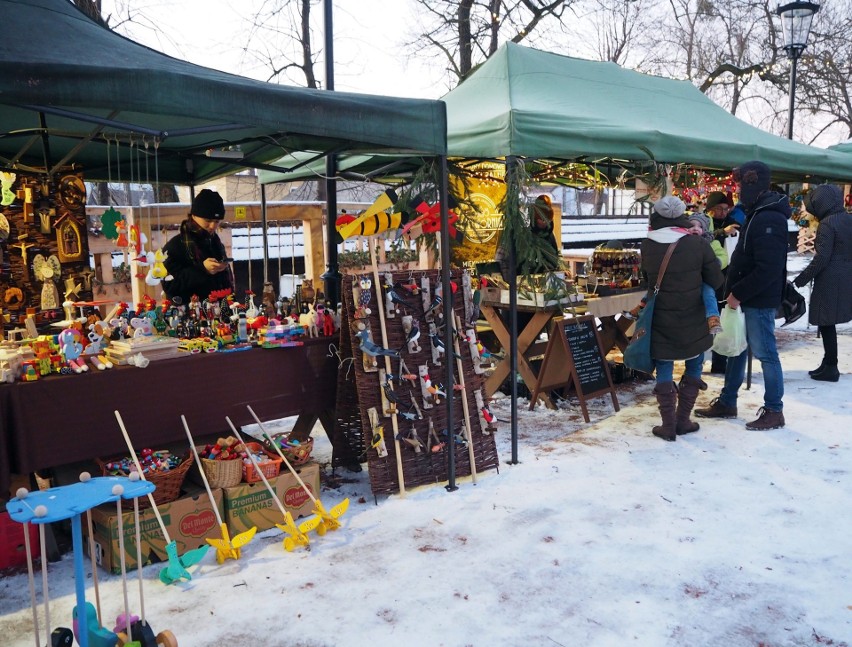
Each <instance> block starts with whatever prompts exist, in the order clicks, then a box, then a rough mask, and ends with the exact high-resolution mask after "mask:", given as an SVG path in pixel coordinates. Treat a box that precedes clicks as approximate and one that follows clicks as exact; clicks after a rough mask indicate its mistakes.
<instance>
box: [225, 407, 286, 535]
mask: <svg viewBox="0 0 852 647" xmlns="http://www.w3.org/2000/svg"><path fill="white" fill-rule="evenodd" d="M225 420H226V422H227V423H228V425H229V426H230V427H231V431H233V432H234V436H236V437H237V440H239V441H240V442H241V443H242V444H243V445H245V441H243V437H242V436H240V432H239V431H237V428H236V427H234V423H233V422H231V419H230V418H229V417H228V416H225ZM246 456H248V457H249V460H250V461H251V464H252V465H254V469H255V470H256V471H257V473H258V475H259V476H260V478H261V480H262V481H263V484H264V485H265V486H266V490H267V491H268V492H269V494H271V495H272V500H273V501H275V503H276V505H277V506H278V509H279V510H281V514H283V515H284V519H286V518H287V510H286V508H284V504H283V503H281V501H280V500H279V499H278V495H277V494H276V493H275V490H274V489H273V488H272V486H271V485H270V484H269V481H267V480H266V475H265V474H264V473H263V472H261V471H260V466H259V465H258V464H257V461H256V460H255V459H254V454H252V453H251V451H250V450H249V448H248V447H246Z"/></svg>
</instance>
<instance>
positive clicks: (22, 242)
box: [9, 234, 35, 279]
mask: <svg viewBox="0 0 852 647" xmlns="http://www.w3.org/2000/svg"><path fill="white" fill-rule="evenodd" d="M26 237H27V234H21V235H20V236H18V241H19V242H17V243H12V244H11V245H9V247H17V248H18V249H20V250H21V259H22V260H23V261H24V278H27V279H28V278H29V275H30V270H29V263H28V261H27V250H28V249H29V248H30V247H35V243H28V242H26V240H25V238H26Z"/></svg>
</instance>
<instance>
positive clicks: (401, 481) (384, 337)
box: [369, 240, 405, 498]
mask: <svg viewBox="0 0 852 647" xmlns="http://www.w3.org/2000/svg"><path fill="white" fill-rule="evenodd" d="M374 242H375V241H373V240H370V242H369V245H370V263H371V264H372V266H373V285H375V286H376V307H377V308H378V311H379V325H380V326H381V328H382V345H383V346H385V348H387V344H388V331H387V327H386V326H385V309H384V308H383V307H382V284H381V282H380V281H379V266H378V265H377V264H376V246H375V245H374V244H373V243H374ZM392 368H393V367H392V366H391V358H390V356H388V355H385V370H386V371H387V372H388V373H393V370H392ZM379 388H382V385H381V384H380V385H379ZM391 388H393V385H392V384H391ZM391 425H392V426H393V446H394V453H395V454H396V474H397V477H398V479H399V496H401V497H402V498H405V477H404V476H403V473H402V451H401V448H400V445H399V439H397V436H398V435H399V424H398V423H397V419H396V411H394V413H392V414H391Z"/></svg>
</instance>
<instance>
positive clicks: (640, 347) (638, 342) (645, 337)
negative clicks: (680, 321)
mask: <svg viewBox="0 0 852 647" xmlns="http://www.w3.org/2000/svg"><path fill="white" fill-rule="evenodd" d="M678 242H680V239H678V240H676V241H675V242H673V243H672V244H671V245H669V248H668V249H667V250H666V255H665V256H664V257H663V262H662V263H661V264H660V273H659V274H658V275H657V283H656V284H655V285H654V292H653V294H652V293H651V291H650V290H649V291H648V296H647V297H646V301H645V307H644V308H642V310H641V311H640V312H639V318H638V319H637V320H636V326H635V328H634V330H633V336H632V337H631V338H630V343H629V344H627V348H625V349H624V365H625V366H627V367H628V368H632V369H633V370H634V371H641V372H642V373H653V372H654V359H653V358H652V357H651V323H652V322H653V321H654V302H655V301H656V299H657V292H659V291H660V285H661V284H662V282H663V276H665V274H666V268H668V266H669V259H671V257H672V253H673V252H674V248H675V246H676V245H677V244H678Z"/></svg>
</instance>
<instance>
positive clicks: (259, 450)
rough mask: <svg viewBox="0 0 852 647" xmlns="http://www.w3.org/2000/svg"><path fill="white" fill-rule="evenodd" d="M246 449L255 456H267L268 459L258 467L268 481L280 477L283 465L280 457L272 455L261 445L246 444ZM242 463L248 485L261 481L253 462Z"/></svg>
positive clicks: (244, 478)
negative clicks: (279, 473)
mask: <svg viewBox="0 0 852 647" xmlns="http://www.w3.org/2000/svg"><path fill="white" fill-rule="evenodd" d="M246 448H247V449H248V450H249V451H251V452H252V453H254V454H266V457H267V459H266V460H265V461H263V462H262V463H258V464H257V466H258V467H259V468H260V471H261V472H263V475H264V476H265V477H266V478H267V479H274V478H275V477H276V476H278V472H279V471H280V469H281V463H282V460H281V457H280V456H278V455H277V454H272V453H270V452H269V451H267V449H266V448H265V447H264V446H263V445H261V444H260V443H246ZM241 462H242V464H243V470H242V473H243V481H245V482H246V483H255V482H257V481H259V480H261V479H260V475H259V474H258V473H257V470H256V469H255V468H254V465H253V464H252V463H251V462H249V463H248V464H246V461H241Z"/></svg>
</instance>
